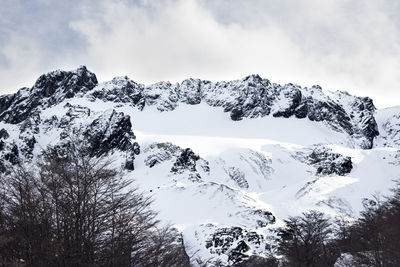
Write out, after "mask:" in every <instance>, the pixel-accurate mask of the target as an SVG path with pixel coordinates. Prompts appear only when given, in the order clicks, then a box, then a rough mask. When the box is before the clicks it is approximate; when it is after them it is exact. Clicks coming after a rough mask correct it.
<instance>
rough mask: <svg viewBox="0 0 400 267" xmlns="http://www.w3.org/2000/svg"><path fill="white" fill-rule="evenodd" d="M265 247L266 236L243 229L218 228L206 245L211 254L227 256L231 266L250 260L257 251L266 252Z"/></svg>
mask: <svg viewBox="0 0 400 267" xmlns="http://www.w3.org/2000/svg"><path fill="white" fill-rule="evenodd" d="M265 246H267V242H266V240H265V237H264V236H262V235H260V234H258V233H257V232H254V231H248V230H247V229H244V228H242V227H224V228H217V229H215V230H214V231H213V233H212V234H211V235H210V237H209V238H208V239H207V240H206V243H205V247H206V248H207V249H208V250H209V251H210V253H211V254H217V255H221V254H225V255H227V256H228V262H229V263H230V264H237V263H240V262H243V261H245V260H248V259H249V257H250V256H251V255H252V254H253V253H254V252H256V251H257V250H259V249H262V250H265Z"/></svg>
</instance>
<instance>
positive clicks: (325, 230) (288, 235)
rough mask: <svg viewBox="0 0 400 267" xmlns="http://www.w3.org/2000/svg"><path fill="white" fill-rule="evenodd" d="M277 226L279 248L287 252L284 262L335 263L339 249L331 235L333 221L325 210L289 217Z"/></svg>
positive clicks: (305, 265)
mask: <svg viewBox="0 0 400 267" xmlns="http://www.w3.org/2000/svg"><path fill="white" fill-rule="evenodd" d="M285 223H286V226H285V227H283V228H280V229H279V230H278V236H279V239H278V240H277V241H278V244H279V247H278V251H279V253H281V254H282V255H283V256H284V259H285V260H284V262H283V264H284V266H296V267H317V266H332V265H333V263H334V261H335V260H336V258H337V256H338V255H337V251H336V249H335V247H334V245H333V243H332V242H330V241H331V239H330V235H331V233H332V228H331V224H330V221H329V219H328V218H326V217H325V216H324V214H323V213H321V212H318V211H310V212H308V213H303V216H301V217H300V216H299V217H290V218H289V219H288V220H286V221H285Z"/></svg>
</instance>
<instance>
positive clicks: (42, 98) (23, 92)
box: [0, 66, 97, 124]
mask: <svg viewBox="0 0 400 267" xmlns="http://www.w3.org/2000/svg"><path fill="white" fill-rule="evenodd" d="M96 85H97V78H96V75H95V74H94V73H92V72H90V71H88V70H87V69H86V67H84V66H82V67H80V68H78V69H76V70H74V71H60V70H58V71H53V72H50V73H47V74H43V75H42V76H40V77H39V79H38V80H37V81H36V83H35V84H34V86H33V87H32V88H26V87H25V88H22V89H20V90H19V91H18V92H17V93H16V94H14V95H6V96H3V97H1V98H0V112H1V113H0V120H1V121H4V122H7V123H11V124H17V123H20V122H23V121H24V120H26V119H28V118H30V117H31V116H34V115H38V114H39V113H40V111H39V110H37V108H38V107H39V106H40V107H41V108H42V109H43V108H46V107H50V106H52V105H55V104H58V103H60V102H61V101H62V100H64V99H66V98H72V97H74V96H75V95H76V94H78V93H81V94H84V93H86V92H87V91H89V90H91V89H93V88H94V87H95V86H96Z"/></svg>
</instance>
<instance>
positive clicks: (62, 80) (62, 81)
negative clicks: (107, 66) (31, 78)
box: [33, 66, 97, 102]
mask: <svg viewBox="0 0 400 267" xmlns="http://www.w3.org/2000/svg"><path fill="white" fill-rule="evenodd" d="M96 85H97V78H96V75H94V73H91V72H90V71H88V70H87V69H86V67H85V66H81V67H79V68H78V69H77V70H75V71H53V72H50V73H48V74H43V75H42V76H40V77H39V79H38V80H37V81H36V83H35V85H34V86H33V89H34V90H35V91H36V92H38V93H39V94H40V95H41V96H43V97H45V98H48V97H51V96H53V95H54V94H55V93H56V92H57V93H61V94H63V95H64V97H65V98H72V97H74V96H75V94H76V93H78V92H82V93H85V92H87V91H89V90H91V89H93V88H94V87H95V86H96ZM53 100H57V99H56V98H52V99H50V102H51V101H53Z"/></svg>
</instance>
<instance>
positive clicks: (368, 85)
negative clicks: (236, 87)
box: [0, 0, 400, 107]
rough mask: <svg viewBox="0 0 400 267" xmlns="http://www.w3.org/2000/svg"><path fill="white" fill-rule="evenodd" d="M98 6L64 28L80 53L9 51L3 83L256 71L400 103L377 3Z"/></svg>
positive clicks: (256, 0)
mask: <svg viewBox="0 0 400 267" xmlns="http://www.w3.org/2000/svg"><path fill="white" fill-rule="evenodd" d="M95 5H96V6H95V7H94V4H93V2H91V3H90V2H86V4H85V5H81V6H79V8H80V12H81V16H79V17H78V18H75V19H74V20H73V21H71V22H70V24H69V25H70V27H71V28H72V29H73V30H74V31H75V32H76V33H79V35H80V36H81V37H83V38H84V39H85V41H86V44H85V45H86V47H84V49H82V50H80V51H72V50H71V51H69V52H68V53H61V54H60V55H57V57H55V58H51V59H49V57H48V55H47V54H46V53H44V54H43V51H41V44H40V43H38V42H37V41H36V40H32V43H33V44H35V43H36V44H35V45H32V49H30V50H29V49H28V52H26V55H25V56H24V57H25V60H24V59H21V56H20V53H21V52H20V50H21V47H20V46H19V45H15V42H14V44H12V43H10V44H8V47H9V48H8V49H9V51H8V52H7V54H8V55H11V56H8V57H9V61H10V66H11V68H8V69H3V70H0V77H1V79H0V80H1V81H2V84H1V85H0V86H1V87H3V86H4V85H7V84H12V81H11V80H10V79H9V78H8V77H12V76H13V75H7V73H11V74H13V73H16V72H19V73H21V75H20V77H22V75H24V77H30V73H33V74H34V75H36V77H37V76H38V74H37V72H38V70H40V71H42V70H44V69H46V71H47V70H50V69H49V68H51V67H52V68H65V69H69V68H73V67H76V66H78V65H81V64H85V65H87V66H88V68H89V69H91V70H93V71H94V72H95V73H96V74H97V76H98V78H99V80H103V81H104V80H109V79H111V78H112V77H114V76H116V75H128V76H130V77H131V78H132V79H134V80H136V81H138V82H144V83H152V82H157V81H160V80H170V81H180V80H183V79H185V78H187V77H199V78H203V79H209V80H214V81H216V80H228V79H238V78H241V77H243V76H245V75H247V74H250V73H258V74H260V75H261V76H263V77H266V78H269V79H271V81H273V82H279V83H285V82H295V83H299V84H301V85H304V86H310V85H313V84H320V85H322V86H323V87H324V88H326V89H331V90H337V89H340V90H348V91H350V92H351V93H354V94H357V95H368V96H371V97H373V98H374V99H375V100H376V103H377V104H378V106H380V107H383V106H390V105H399V104H400V103H399V101H398V99H400V92H398V91H399V90H398V89H399V87H400V76H399V75H397V70H398V69H400V62H399V57H398V55H400V42H399V32H400V31H399V28H396V25H397V27H398V25H399V23H398V22H397V24H396V21H393V16H392V15H391V14H392V13H393V11H392V10H389V9H388V7H387V6H386V5H385V3H383V2H382V1H380V2H377V1H362V2H352V1H344V0H343V1H340V0H339V1H337V0H327V1H323V3H322V2H321V1H319V0H303V1H289V0H281V1H260V0H249V1H239V0H229V1H227V0H221V1H209V0H167V1H153V0H142V1H139V2H137V1H136V2H134V3H132V2H130V1H129V0H121V1H109V0H105V1H102V2H101V4H98V2H97V1H96V3H95ZM389 7H390V6H389ZM28 41H31V40H28ZM16 43H18V42H16ZM25 43H26V42H25ZM3 50H4V49H3ZM53 54H54V53H53ZM26 58H29V59H31V60H32V62H26V61H27V60H26ZM28 85H29V84H28Z"/></svg>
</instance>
